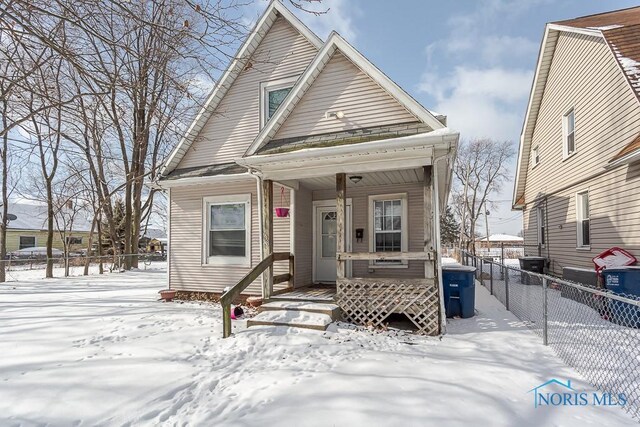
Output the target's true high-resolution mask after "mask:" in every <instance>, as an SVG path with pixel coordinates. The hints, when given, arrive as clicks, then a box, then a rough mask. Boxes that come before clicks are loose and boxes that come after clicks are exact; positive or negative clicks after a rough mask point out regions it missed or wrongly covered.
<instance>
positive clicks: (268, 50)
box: [158, 1, 458, 334]
mask: <svg viewBox="0 0 640 427" xmlns="http://www.w3.org/2000/svg"><path fill="white" fill-rule="evenodd" d="M445 122H446V119H445V117H443V116H435V115H434V114H432V113H431V112H429V111H428V110H427V109H425V108H424V107H422V106H421V105H420V104H419V103H417V102H416V101H415V100H414V99H413V98H412V97H411V96H409V95H408V94H407V93H406V92H404V91H403V90H402V89H401V88H400V87H398V85H396V84H395V83H394V82H393V81H391V80H390V79H389V78H388V77H387V76H386V75H385V74H383V73H382V72H381V71H380V70H378V69H377V68H376V67H375V66H374V65H372V64H371V63H370V62H369V61H368V60H367V59H366V58H365V57H364V56H362V54H360V53H359V52H358V51H357V50H355V49H354V48H353V47H352V46H351V45H349V44H348V43H347V42H346V41H345V40H344V39H343V38H342V37H340V35H338V34H336V33H332V34H331V35H330V36H329V37H328V39H327V40H326V41H324V42H323V41H322V40H320V39H319V38H318V37H317V36H316V35H315V34H314V33H312V32H311V31H310V30H309V29H308V28H307V27H306V26H304V24H302V23H301V22H300V21H299V20H298V19H297V18H296V17H295V16H294V15H293V14H292V13H291V12H290V11H289V10H287V9H286V8H285V7H284V6H283V5H282V4H281V3H280V2H278V1H273V2H271V3H270V5H269V6H268V7H267V9H266V11H265V13H264V14H263V15H262V17H261V18H260V20H259V21H258V23H257V24H256V27H255V28H254V30H253V31H252V33H251V34H250V35H249V37H248V39H247V40H246V42H245V43H244V45H243V46H242V47H241V49H240V51H239V52H238V54H237V56H236V59H235V60H234V61H233V62H232V63H231V65H230V66H229V68H228V69H227V71H226V72H225V73H224V75H223V76H222V78H221V80H220V81H219V82H218V84H217V86H216V87H215V88H214V90H213V92H212V93H211V95H210V96H209V98H208V101H207V103H206V105H205V106H204V108H203V109H202V111H201V112H200V113H199V114H198V116H197V118H196V120H195V121H194V123H193V124H192V125H191V127H190V128H189V130H188V132H187V134H186V136H185V138H184V139H183V140H182V141H181V142H180V144H179V145H178V147H177V148H176V149H175V151H174V152H173V153H172V154H171V156H170V157H169V159H168V161H167V162H166V164H165V166H164V168H163V170H162V175H163V176H162V178H161V179H160V180H159V182H158V186H160V187H161V188H165V189H168V193H169V200H170V204H169V206H170V209H169V214H170V215H169V216H170V220H169V233H168V237H169V241H170V250H169V273H168V274H169V284H170V286H171V288H173V289H177V290H181V291H193V292H212V293H218V294H219V293H222V292H223V290H224V289H225V288H227V287H233V286H234V285H236V284H237V283H239V282H240V281H241V279H243V277H245V276H246V275H248V274H251V272H252V271H254V272H257V273H259V272H261V271H262V267H265V266H266V267H265V268H266V271H265V272H264V274H263V275H262V279H260V278H259V276H255V277H258V279H257V280H255V281H253V283H251V285H249V286H248V287H247V288H246V289H241V290H240V291H241V293H242V294H245V295H262V296H263V297H265V298H267V299H268V298H271V297H274V294H277V293H279V292H283V291H290V290H292V288H293V287H295V288H305V289H311V288H310V285H313V284H321V283H323V284H331V286H329V287H326V286H325V288H324V289H325V290H326V289H328V290H329V291H330V292H329V293H330V294H331V293H333V294H335V293H336V288H337V292H338V295H337V296H336V297H335V298H336V299H337V300H338V304H340V305H341V307H342V308H343V310H345V311H346V314H347V317H349V318H351V319H352V320H356V321H361V322H366V321H371V322H373V323H374V324H381V323H382V322H383V321H384V319H385V318H386V317H387V315H388V314H389V313H386V312H381V311H379V310H371V312H370V313H369V314H364V315H357V314H355V310H356V309H357V308H358V307H360V306H359V304H361V303H362V302H361V303H358V302H356V300H357V298H359V297H362V296H363V295H366V293H367V292H368V290H369V291H371V290H374V291H375V292H382V293H383V295H385V298H387V299H393V297H394V295H395V296H396V297H397V298H396V301H404V302H403V303H398V304H396V303H393V304H392V303H391V302H390V303H389V304H384V307H387V308H386V309H387V310H395V311H396V312H402V313H404V314H406V315H407V316H408V317H410V318H412V320H413V321H414V323H416V324H417V325H419V327H420V328H422V330H423V331H425V332H428V333H432V334H437V333H439V332H440V324H439V323H440V316H441V312H440V304H439V303H438V301H439V298H440V296H439V295H440V292H439V290H438V283H439V281H438V277H439V276H440V275H439V274H438V268H439V262H438V261H437V260H438V259H439V239H438V236H439V234H438V231H437V225H438V220H437V218H438V216H439V213H440V211H441V210H442V209H443V208H444V206H445V203H446V200H447V196H448V191H449V187H450V183H451V162H452V158H453V156H454V155H455V150H456V147H457V142H458V133H457V132H453V131H451V130H449V129H448V128H447V127H446V125H445V124H444V123H445ZM434 205H437V206H438V208H437V209H434V208H433V207H434ZM274 208H287V209H288V210H289V211H288V213H286V212H283V209H274ZM276 210H277V211H278V212H274V211H276ZM272 253H277V254H279V253H282V255H276V256H275V258H276V259H280V258H283V259H284V262H275V263H274V262H273V260H272V259H271V254H272ZM289 254H290V255H291V257H289ZM383 258H384V259H383ZM263 260H265V261H263ZM287 260H291V262H290V263H289V262H287ZM272 265H273V271H271V266H272ZM249 277H254V276H249ZM336 283H337V285H336ZM402 286H404V288H403V287H402ZM234 289H238V288H234ZM341 289H342V291H341ZM356 289H359V291H356ZM372 292H373V291H372ZM411 292H413V294H411V295H410V293H411ZM341 298H342V299H341ZM394 304H395V309H391V308H389V307H391V306H392V305H394ZM384 307H383V308H384ZM360 308H361V307H360ZM383 308H380V310H383ZM367 316H368V317H367ZM370 318H371V319H370Z"/></svg>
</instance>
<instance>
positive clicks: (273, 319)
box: [247, 308, 333, 331]
mask: <svg viewBox="0 0 640 427" xmlns="http://www.w3.org/2000/svg"><path fill="white" fill-rule="evenodd" d="M331 322H333V319H332V318H331V316H330V315H328V314H325V313H316V312H310V311H303V310H295V309H293V310H289V309H287V308H284V309H273V310H269V309H267V310H264V311H262V312H261V313H259V314H258V315H257V316H255V317H252V318H251V319H249V320H247V327H251V326H259V325H260V326H288V327H290V328H305V329H316V330H319V331H325V330H327V326H329V324H331Z"/></svg>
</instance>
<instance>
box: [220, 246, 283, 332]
mask: <svg viewBox="0 0 640 427" xmlns="http://www.w3.org/2000/svg"><path fill="white" fill-rule="evenodd" d="M286 260H289V273H285V274H279V275H277V276H274V278H273V283H274V284H277V283H282V282H290V284H291V285H293V277H294V257H293V254H290V253H289V252H275V253H272V254H271V255H269V256H267V257H266V258H265V259H263V260H262V261H260V263H259V264H258V265H256V266H255V267H253V269H252V270H251V271H250V272H249V273H247V275H246V276H244V277H243V278H242V279H241V280H240V281H239V282H238V283H236V284H235V285H234V286H233V287H231V289H229V290H228V291H226V292H225V293H224V294H222V296H221V297H220V305H222V337H223V338H227V337H229V336H230V335H231V302H232V301H233V300H234V299H236V298H237V297H238V296H239V295H240V294H241V293H242V292H243V291H244V290H245V289H247V287H248V286H249V285H250V284H251V283H253V281H254V280H256V279H257V278H258V277H260V275H261V274H262V273H264V271H265V270H266V269H267V268H269V267H270V266H272V265H273V263H274V262H276V261H286Z"/></svg>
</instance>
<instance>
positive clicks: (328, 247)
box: [321, 211, 338, 258]
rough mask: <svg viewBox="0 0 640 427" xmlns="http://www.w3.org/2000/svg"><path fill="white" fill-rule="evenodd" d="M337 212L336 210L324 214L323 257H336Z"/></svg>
mask: <svg viewBox="0 0 640 427" xmlns="http://www.w3.org/2000/svg"><path fill="white" fill-rule="evenodd" d="M337 229H338V225H337V213H336V212H335V211H331V212H324V213H323V214H322V251H321V252H322V257H323V258H335V257H336V232H337Z"/></svg>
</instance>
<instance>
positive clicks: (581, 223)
mask: <svg viewBox="0 0 640 427" xmlns="http://www.w3.org/2000/svg"><path fill="white" fill-rule="evenodd" d="M576 223H577V224H576V225H577V232H578V233H577V234H578V239H577V240H578V248H584V249H588V248H589V247H590V245H591V220H590V216H589V192H588V191H583V192H580V193H578V194H577V195H576Z"/></svg>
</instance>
